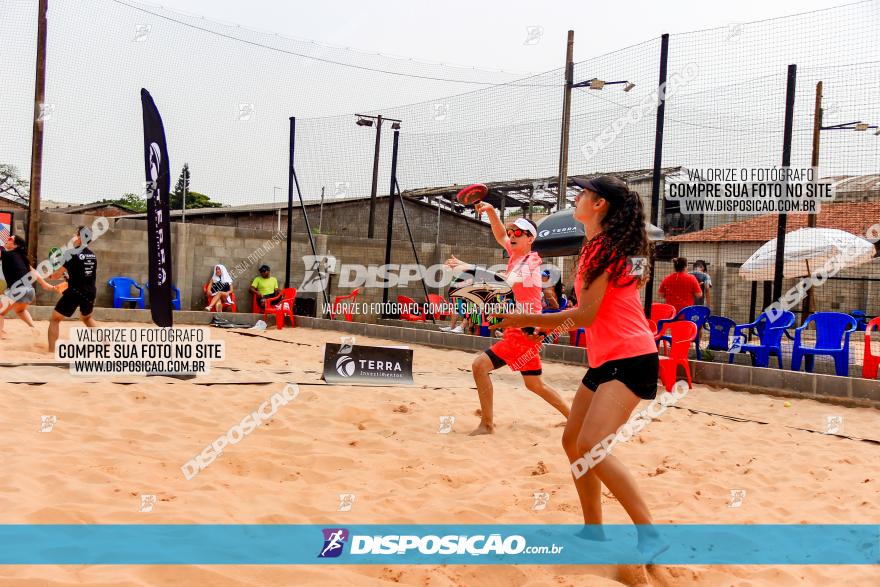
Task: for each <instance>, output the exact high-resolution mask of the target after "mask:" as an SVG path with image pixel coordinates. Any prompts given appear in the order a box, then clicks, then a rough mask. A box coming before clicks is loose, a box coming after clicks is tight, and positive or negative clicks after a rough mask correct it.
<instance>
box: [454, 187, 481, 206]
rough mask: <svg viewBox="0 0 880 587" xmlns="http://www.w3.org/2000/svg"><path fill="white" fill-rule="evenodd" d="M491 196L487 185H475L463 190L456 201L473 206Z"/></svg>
mask: <svg viewBox="0 0 880 587" xmlns="http://www.w3.org/2000/svg"><path fill="white" fill-rule="evenodd" d="M488 195H489V188H488V187H486V185H485V184H482V183H475V184H472V185H469V186H467V187H466V188H462V189H461V190H460V191H459V192H458V194H456V196H455V199H456V200H458V202H459V203H460V204H464V205H465V206H473V205H474V204H476V203H477V202H482V201H483V200H484V199H485V198H486V196H488Z"/></svg>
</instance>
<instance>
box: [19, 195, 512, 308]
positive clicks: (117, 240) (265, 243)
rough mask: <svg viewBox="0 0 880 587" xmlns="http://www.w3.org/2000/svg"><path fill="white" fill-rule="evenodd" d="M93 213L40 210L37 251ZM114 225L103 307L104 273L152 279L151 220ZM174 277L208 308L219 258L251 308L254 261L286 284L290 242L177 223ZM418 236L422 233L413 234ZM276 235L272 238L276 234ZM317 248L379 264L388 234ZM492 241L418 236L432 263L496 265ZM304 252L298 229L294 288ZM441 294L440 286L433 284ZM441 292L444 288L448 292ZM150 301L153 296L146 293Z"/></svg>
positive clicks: (334, 290) (374, 297) (410, 290)
mask: <svg viewBox="0 0 880 587" xmlns="http://www.w3.org/2000/svg"><path fill="white" fill-rule="evenodd" d="M94 218H95V217H93V216H87V215H78V214H53V213H49V212H45V211H44V213H43V215H42V220H41V227H40V246H39V255H40V258H41V259H45V258H46V257H47V256H48V252H49V249H50V248H51V247H53V246H59V247H61V246H64V245H66V244H67V242H68V241H69V240H70V239H71V238H72V236H73V234H74V231H75V229H76V227H77V226H78V225H81V224H82V225H86V226H89V225H91V224H92V222H93V221H94ZM24 222H25V218H23V217H22V218H19V216H18V215H16V218H15V223H16V225H17V226H18V227H19V228H18V229H19V230H22V231H23V227H24ZM109 222H110V226H111V228H110V230H109V231H108V232H107V233H106V234H104V235H103V236H101V238H99V239H97V240H96V241H95V242H94V243H92V245H90V247H91V249H92V250H93V251H94V252H95V253H96V254H97V256H98V297H97V299H96V305H97V306H99V307H110V306H112V301H113V296H112V291H111V289H110V287H109V286H108V285H107V280H108V279H109V278H110V277H113V276H117V275H122V276H126V277H131V278H132V279H134V280H136V281H137V282H138V283H140V284H141V285H143V284H144V283H146V281H147V270H148V259H147V244H146V243H147V237H146V220H136V219H129V218H112V219H109ZM171 230H172V254H173V271H174V274H173V282H174V284H175V285H176V286H177V287H178V288H179V289H180V291H181V302H182V303H181V307H182V308H183V309H184V310H188V309H192V310H197V309H200V308H202V307H204V305H205V303H206V300H205V296H204V293H203V289H202V288H203V286H204V284H205V283H206V282H207V281H208V280H209V279H210V277H211V274H212V271H213V268H214V265H215V264H217V263H222V264H224V265H226V267H227V269H229V271H230V273H231V274H232V276H233V280H234V283H235V285H234V291H235V293H236V297H237V301H238V307H239V311H250V310H251V296H250V294H249V293H248V286H249V285H250V282H251V280H252V279H253V278H254V277H255V276H256V274H257V267H259V265H261V264H262V263H266V264H267V265H269V266H270V267H272V272H273V275H274V276H275V277H276V278H277V279H278V281H279V283H280V284H281V285H282V287H283V284H284V278H285V275H284V273H285V271H284V266H285V261H286V255H287V251H286V242H285V237H284V236H283V235H278V234H277V233H276V232H274V231H267V230H257V229H250V228H242V227H227V226H214V225H204V224H181V223H173V224H172V227H171ZM416 236H417V235H416ZM273 237H275V238H273ZM313 238H314V241H315V248H316V250H317V252H318V254H319V255H321V254H329V255H333V256H335V257H336V258H337V261H338V262H339V263H357V264H362V265H367V266H370V265H382V264H384V263H385V239H384V238H382V239H378V238H374V239H367V238H363V237H340V236H327V235H315V236H314V237H313ZM493 245H494V246H492V247H475V246H464V245H445V244H441V245H440V246H439V247H437V246H435V244H434V243H430V242H422V243H419V242H418V241H417V242H416V247H417V251H418V253H419V257H420V261H421V263H422V264H423V265H426V266H429V265H432V264H434V263H442V262H443V261H444V260H446V259H447V258H449V257H450V256H451V255H452V254H455V255H456V256H458V257H459V258H461V259H463V260H466V261H469V262H473V263H479V264H485V265H493V264H496V263H504V259H503V257H502V252H501V249H500V247H498V246H497V244H494V243H493ZM304 255H311V248H310V245H309V241H308V237H307V236H306V235H305V234H302V233H297V234H295V235H294V237H293V244H292V252H291V256H292V259H291V278H290V283H291V286H293V287H299V286H300V284H301V283H302V281H303V278H304V276H305V266H304V263H303V260H302V257H303V256H304ZM391 262H392V263H397V264H401V263H414V262H415V261H414V258H413V252H412V248H411V245H410V243H409V241H408V240H407V241H393V242H392V259H391ZM339 277H340V276H339V275H333V276H332V277H331V279H330V292H329V298H330V301H331V302H332V301H333V297H334V296H336V295H345V294H348V293H350V292H351V290H352V289H353V288H352V287H340V285H339ZM360 291H361V296H360V297H359V301H361V302H366V303H370V302H376V303H378V302H381V301H382V289H381V288H363V287H361V288H360ZM429 291H430V292H431V293H437V290H436V289H431V290H429ZM37 292H38V297H37V304H38V305H50V306H51V305H54V304H55V302H56V301H57V297H58V296H57V294H55V293H53V292H44V291H42V290H41V289H40V288H37ZM442 293H444V294H445V293H446V292H445V291H444V292H442ZM398 295H407V296H409V297H412V298H414V299H417V300H423V299H424V293H423V291H422V288H421V284H420V282H418V281H411V282H410V284H409V285H408V286H406V287H398V288H392V289H390V290H389V301H392V302H394V301H396V299H397V296H398ZM298 297H312V298H316V299H317V300H318V308H319V309H320V301H321V299H322V296H321V294H320V293H317V294H315V293H306V292H301V293H299V294H298ZM147 304H149V296H148V295H147ZM359 319H360V320H367V321H375V320H376V319H377V317H376V316H361V317H360V318H359Z"/></svg>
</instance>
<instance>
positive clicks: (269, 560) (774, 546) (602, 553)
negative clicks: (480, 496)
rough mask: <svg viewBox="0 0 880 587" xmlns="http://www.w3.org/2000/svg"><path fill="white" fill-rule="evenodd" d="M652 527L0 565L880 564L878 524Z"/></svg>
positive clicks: (29, 537)
mask: <svg viewBox="0 0 880 587" xmlns="http://www.w3.org/2000/svg"><path fill="white" fill-rule="evenodd" d="M653 528H654V529H655V530H656V532H657V536H656V539H655V540H653V541H652V542H651V548H650V549H649V551H647V552H646V551H645V550H640V549H639V548H637V546H636V544H637V535H636V528H635V526H632V525H628V524H627V525H606V526H602V530H603V531H604V533H605V537H606V540H605V541H602V542H599V541H595V540H587V539H585V538H583V537H582V536H583V535H584V534H585V532H584V531H585V528H584V526H582V525H501V524H497V525H451V524H436V525H433V524H432V525H385V524H364V525H347V526H338V525H337V526H328V525H288V524H254V525H238V524H236V525H232V524H230V525H225V524H222V525H216V524H205V525H196V524H174V525H169V524H140V525H132V524H129V525H110V524H107V525H98V524H24V525H0V564H205V565H211V564H253V565H271V564H284V565H301V564H350V565H363V564H367V565H370V564H381V565H402V564H406V565H412V564H416V565H420V564H430V565H437V564H468V565H474V564H477V565H484V564H529V565H534V564H646V563H650V562H653V563H657V564H701V565H703V564H729V565H749V564H759V565H778V564H798V565H805V564H836V565H849V564H859V565H863V564H878V563H880V525H877V524H849V525H847V524H791V525H782V524H774V525H760V524H736V525H734V524H731V525H721V524H705V525H667V524H663V525H656V526H654V527H653ZM587 534H590V535H595V529H593V532H587ZM658 546H660V547H661V548H657V547H658Z"/></svg>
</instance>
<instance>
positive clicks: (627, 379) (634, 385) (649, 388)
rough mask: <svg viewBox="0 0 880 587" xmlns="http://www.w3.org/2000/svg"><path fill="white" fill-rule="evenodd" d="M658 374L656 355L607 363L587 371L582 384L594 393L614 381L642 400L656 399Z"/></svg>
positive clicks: (658, 365) (657, 357)
mask: <svg viewBox="0 0 880 587" xmlns="http://www.w3.org/2000/svg"><path fill="white" fill-rule="evenodd" d="M659 373H660V357H659V355H658V354H657V353H649V354H647V355H639V356H638V357H627V358H626V359H617V360H615V361H607V362H605V363H603V364H602V365H600V366H598V367H596V368H595V369H587V373H586V375H584V378H583V380H582V381H581V383H583V384H584V385H585V386H586V387H587V389H589V390H591V391H596V390H597V389H599V386H600V385H602V384H603V383H606V382H608V381H612V380H614V379H616V380H617V381H620V382H621V383H623V384H624V385H626V386H627V387H628V388H629V389H630V391H632V392H633V393H634V394H636V395H637V396H639V397H640V398H642V399H654V398H655V397H657V377H658V375H659Z"/></svg>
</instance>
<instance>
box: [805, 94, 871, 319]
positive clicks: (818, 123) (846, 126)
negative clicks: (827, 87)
mask: <svg viewBox="0 0 880 587" xmlns="http://www.w3.org/2000/svg"><path fill="white" fill-rule="evenodd" d="M824 112H825V111H824V110H823V109H822V82H821V81H818V82H816V105H815V110H814V114H813V152H812V155H811V157H810V165H811V166H812V168H813V176H814V180H818V179H819V177H818V169H819V144H820V142H821V141H820V138H821V134H822V131H824V130H852V131H856V132H865V131H867V130H869V129H873V130H874V131H875V132H874V135H875V136H880V125H877V124H874V125H872V124H868V123H867V122H862V121H861V120H857V121H855V122H845V123H843V124H832V125H829V126H822V122H823V118H824ZM816 216H817V215H816V214H809V215H808V216H807V226H808V227H810V228H815V227H816ZM812 294H813V291H812V289H808V290H807V294H806V296H804V304H803V307H802V308H801V313H802V316H803V318H804V319H806V317H807V316H808V315H809V314H810V313H811V312H812V311H813V307H812V306H813V295H812Z"/></svg>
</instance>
